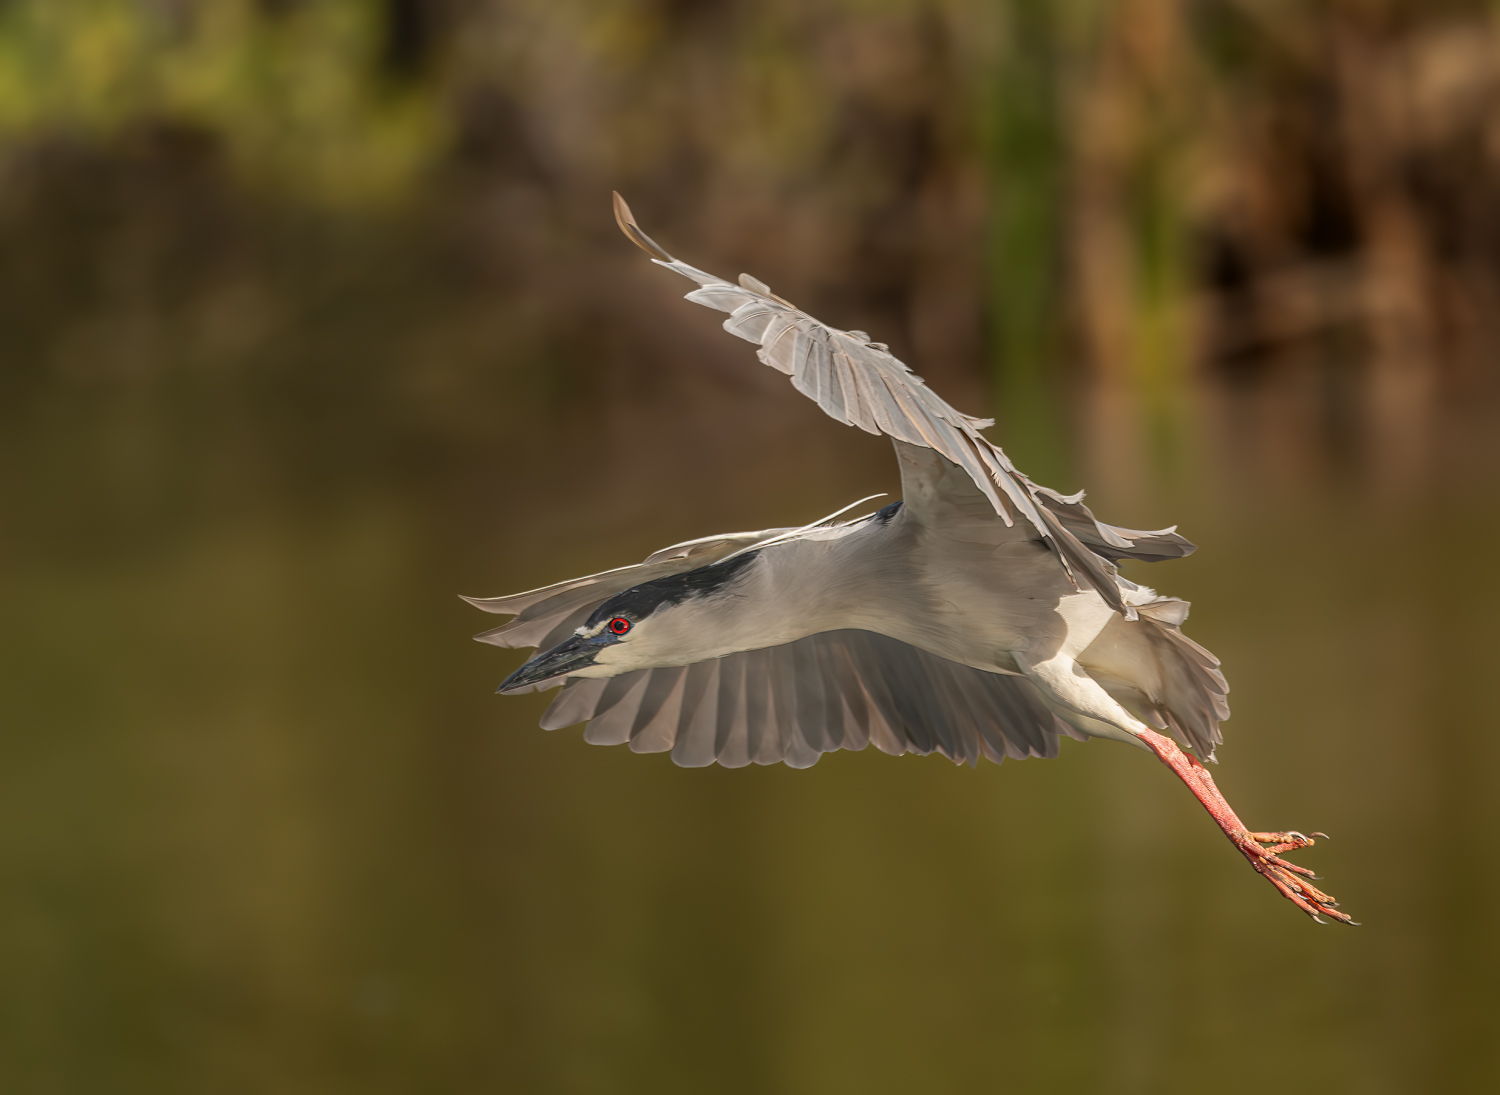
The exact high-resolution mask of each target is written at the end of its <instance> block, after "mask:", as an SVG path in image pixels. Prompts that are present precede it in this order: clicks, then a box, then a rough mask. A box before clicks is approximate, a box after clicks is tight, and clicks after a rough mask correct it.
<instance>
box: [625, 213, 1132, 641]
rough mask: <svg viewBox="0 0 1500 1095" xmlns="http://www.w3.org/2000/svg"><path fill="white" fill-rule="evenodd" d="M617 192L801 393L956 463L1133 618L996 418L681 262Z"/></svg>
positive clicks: (1105, 538)
mask: <svg viewBox="0 0 1500 1095" xmlns="http://www.w3.org/2000/svg"><path fill="white" fill-rule="evenodd" d="M614 197H615V217H616V219H617V220H618V221H619V224H620V228H621V230H622V231H623V232H624V233H625V234H626V235H627V236H628V237H629V238H630V239H631V240H632V241H633V242H634V243H635V244H636V245H637V246H639V247H640V248H641V249H642V250H644V251H646V252H647V253H648V254H649V255H651V256H652V258H653V260H654V261H655V262H657V263H658V264H659V265H661V266H665V267H666V268H667V269H669V270H673V271H675V272H676V273H678V274H681V275H682V276H683V277H685V278H688V279H689V280H691V281H694V282H696V283H697V284H698V286H699V288H697V289H695V290H694V291H692V292H691V293H688V294H687V299H688V300H691V301H693V302H695V303H697V304H702V305H706V306H707V307H709V308H716V309H718V310H719V311H722V312H728V313H729V318H728V319H727V320H725V321H724V329H725V330H726V331H728V332H730V333H731V334H734V335H738V336H739V337H740V338H743V339H745V340H747V341H749V342H753V343H756V344H757V345H758V346H759V347H760V348H759V350H758V351H757V356H758V357H759V358H760V360H761V361H762V362H764V363H765V364H767V365H769V366H771V367H772V368H773V369H777V370H780V371H781V372H783V373H785V374H787V375H788V376H790V377H791V379H792V386H793V387H795V388H796V389H797V390H798V391H799V392H802V393H803V394H804V395H806V396H808V397H809V398H811V399H813V400H815V401H816V402H817V404H818V406H819V407H821V408H822V409H823V410H824V412H825V413H827V414H828V415H829V416H830V417H832V418H834V419H835V420H837V421H839V422H842V423H844V424H845V425H850V426H858V427H859V428H860V429H862V430H865V431H866V432H867V433H873V434H885V435H887V436H889V437H893V438H895V439H897V440H899V441H904V442H906V443H907V444H909V445H916V446H921V447H924V448H929V449H932V450H933V451H934V452H937V453H939V454H941V455H942V456H943V457H944V458H945V459H947V460H949V461H951V462H952V463H954V464H956V465H957V466H958V467H960V468H962V469H963V470H964V471H965V472H966V473H967V475H968V476H969V478H970V479H971V480H972V482H973V484H974V486H975V487H976V488H978V490H979V491H980V492H981V493H982V494H983V495H984V497H985V499H986V500H987V501H988V502H989V504H990V507H991V508H992V509H993V511H994V512H995V513H996V514H997V515H999V517H1000V518H1001V519H1002V520H1003V521H1004V522H1005V524H1006V525H1011V524H1013V522H1014V519H1015V515H1019V516H1020V517H1022V518H1023V519H1025V520H1026V521H1027V522H1029V523H1030V524H1031V526H1032V527H1033V528H1034V529H1035V530H1036V532H1037V534H1038V535H1039V536H1040V537H1041V538H1042V539H1043V540H1045V541H1046V542H1047V543H1048V544H1050V545H1051V547H1052V548H1053V550H1054V551H1055V552H1056V553H1057V556H1058V558H1059V560H1060V561H1061V563H1062V565H1063V568H1064V569H1065V570H1066V571H1067V573H1068V575H1069V577H1070V578H1071V579H1072V580H1073V582H1074V583H1075V584H1078V583H1083V584H1086V585H1088V586H1090V587H1091V588H1093V589H1095V590H1097V591H1098V593H1099V595H1100V596H1102V597H1103V598H1104V600H1105V601H1106V603H1108V604H1109V605H1110V606H1111V607H1113V608H1114V609H1115V610H1116V611H1117V612H1119V613H1121V614H1122V615H1123V616H1125V618H1126V619H1134V618H1135V609H1134V608H1132V607H1130V606H1129V605H1127V604H1126V603H1125V601H1124V599H1123V597H1122V596H1121V593H1120V589H1119V586H1118V584H1117V583H1116V582H1115V568H1114V565H1113V564H1112V563H1111V562H1110V561H1109V560H1108V559H1107V558H1105V557H1103V556H1101V555H1098V554H1096V553H1095V552H1093V551H1091V550H1090V549H1089V548H1088V547H1086V546H1085V545H1084V543H1083V542H1081V541H1080V539H1079V538H1078V536H1077V535H1076V533H1075V532H1074V531H1073V530H1072V527H1073V526H1074V525H1075V524H1077V523H1078V522H1077V521H1065V520H1064V519H1063V517H1062V516H1061V515H1059V513H1058V512H1056V510H1057V506H1058V505H1062V506H1067V505H1071V504H1074V503H1076V499H1072V500H1069V499H1066V498H1064V497H1063V496H1062V495H1058V494H1056V493H1055V492H1052V491H1046V490H1045V489H1044V488H1041V487H1038V486H1037V485H1036V484H1035V483H1033V482H1031V480H1030V479H1028V478H1026V476H1024V475H1022V474H1021V473H1020V472H1019V471H1017V470H1016V468H1015V466H1014V465H1012V464H1011V462H1010V460H1009V458H1007V457H1006V455H1005V453H1004V452H1002V451H1001V450H1000V448H999V446H997V445H995V444H993V443H992V442H990V441H989V440H988V439H987V438H985V437H984V436H983V435H982V434H981V433H980V432H979V431H980V430H981V429H983V428H985V427H986V426H990V425H993V422H992V421H990V420H988V419H978V418H971V417H970V416H968V415H966V414H962V413H960V412H959V411H957V410H955V409H954V408H953V407H951V406H949V405H948V404H947V403H946V402H944V401H943V400H942V399H940V398H939V397H938V396H937V395H935V394H934V393H933V392H932V390H931V389H930V388H928V387H927V385H926V384H925V383H923V381H922V378H921V377H919V376H917V375H916V374H915V373H913V372H912V371H911V370H910V369H908V368H907V367H906V366H905V365H904V364H902V363H901V362H900V361H898V360H897V359H896V358H895V357H894V356H893V355H892V354H891V353H890V352H889V351H888V350H887V348H886V346H885V344H884V343H880V342H871V341H870V340H869V337H868V336H867V335H865V334H864V332H862V331H840V330H838V329H837V328H834V327H830V326H828V325H827V324H824V323H821V322H819V321H818V320H816V319H814V318H813V317H812V316H810V315H808V314H807V313H806V312H803V311H801V310H799V309H798V308H796V307H794V306H793V305H792V304H790V303H789V302H787V301H785V300H783V299H782V298H781V297H778V296H777V295H776V294H774V293H772V292H771V290H770V289H769V288H768V287H767V286H766V285H764V284H763V283H761V282H759V281H757V280H756V279H754V278H752V277H750V276H749V275H746V274H742V275H741V276H740V280H739V284H737V285H736V284H732V283H730V282H727V281H724V280H723V279H721V278H718V277H715V276H714V275H713V274H708V273H704V272H703V271H702V270H698V269H696V268H694V267H692V266H689V265H688V264H687V263H684V262H679V261H678V260H677V259H675V258H673V257H672V256H671V255H670V254H668V253H667V252H666V251H665V250H663V249H662V248H661V246H660V245H658V244H657V243H656V242H655V241H654V240H652V239H651V238H650V237H649V236H647V235H646V234H645V233H644V232H642V231H641V229H640V227H639V226H638V225H637V224H636V223H635V218H634V217H633V216H632V215H631V213H630V207H629V206H627V205H626V204H625V201H624V199H623V198H621V197H620V195H619V194H616V195H615V196H614ZM1075 516H1076V515H1075ZM1089 522H1090V523H1092V525H1093V527H1094V529H1095V530H1096V536H1097V538H1098V539H1099V540H1101V541H1102V542H1103V543H1104V544H1107V545H1109V546H1111V547H1114V548H1117V549H1118V548H1129V547H1130V544H1129V543H1128V542H1126V540H1125V538H1124V537H1122V536H1118V535H1116V534H1115V533H1114V532H1112V531H1110V528H1109V526H1105V525H1099V524H1098V523H1097V522H1093V521H1092V517H1090V518H1089ZM1117 541H1118V542H1117Z"/></svg>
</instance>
